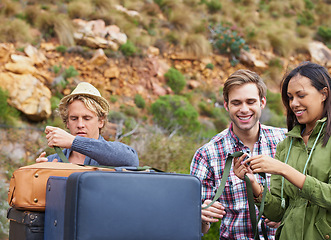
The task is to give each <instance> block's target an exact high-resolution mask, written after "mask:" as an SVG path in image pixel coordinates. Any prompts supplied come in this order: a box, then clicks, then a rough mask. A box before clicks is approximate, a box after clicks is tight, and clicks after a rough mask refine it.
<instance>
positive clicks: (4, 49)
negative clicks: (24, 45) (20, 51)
mask: <svg viewBox="0 0 331 240" xmlns="http://www.w3.org/2000/svg"><path fill="white" fill-rule="evenodd" d="M14 52H15V47H14V45H13V44H12V43H0V62H8V60H9V57H10V55H11V54H12V53H14Z"/></svg>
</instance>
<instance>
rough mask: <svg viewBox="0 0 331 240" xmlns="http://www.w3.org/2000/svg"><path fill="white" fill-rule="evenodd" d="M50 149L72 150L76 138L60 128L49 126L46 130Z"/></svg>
mask: <svg viewBox="0 0 331 240" xmlns="http://www.w3.org/2000/svg"><path fill="white" fill-rule="evenodd" d="M45 133H46V138H47V141H48V146H49V147H54V146H57V147H61V148H71V146H72V142H73V141H74V139H75V136H73V135H71V134H70V133H68V132H66V131H64V130H63V129H61V128H58V127H52V126H47V127H46V129H45Z"/></svg>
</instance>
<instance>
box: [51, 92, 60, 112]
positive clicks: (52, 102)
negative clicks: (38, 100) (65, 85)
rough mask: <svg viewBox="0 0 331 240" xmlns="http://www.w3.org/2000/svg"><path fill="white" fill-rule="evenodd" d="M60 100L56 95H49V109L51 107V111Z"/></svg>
mask: <svg viewBox="0 0 331 240" xmlns="http://www.w3.org/2000/svg"><path fill="white" fill-rule="evenodd" d="M60 101H61V99H60V98H58V97H57V96H52V97H51V109H52V111H53V110H55V109H56V108H57V107H58V106H59V103H60Z"/></svg>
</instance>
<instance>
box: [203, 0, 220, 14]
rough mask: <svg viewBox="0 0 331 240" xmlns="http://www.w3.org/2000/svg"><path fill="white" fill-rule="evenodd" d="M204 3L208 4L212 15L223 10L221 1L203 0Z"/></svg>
mask: <svg viewBox="0 0 331 240" xmlns="http://www.w3.org/2000/svg"><path fill="white" fill-rule="evenodd" d="M202 2H203V3H204V4H206V6H207V8H208V11H209V12H210V13H216V12H218V11H220V10H221V9H222V3H221V1H219V0H209V1H207V0H203V1H202Z"/></svg>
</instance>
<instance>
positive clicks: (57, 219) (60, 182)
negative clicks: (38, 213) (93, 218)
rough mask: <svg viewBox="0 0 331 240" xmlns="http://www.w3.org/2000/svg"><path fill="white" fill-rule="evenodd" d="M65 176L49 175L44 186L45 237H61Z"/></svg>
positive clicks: (49, 238)
mask: <svg viewBox="0 0 331 240" xmlns="http://www.w3.org/2000/svg"><path fill="white" fill-rule="evenodd" d="M67 179H68V178H67V177H56V176H50V177H49V178H48V181H47V187H46V208H45V234H44V236H45V239H47V240H61V239H63V229H64V206H65V194H66V183H67Z"/></svg>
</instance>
